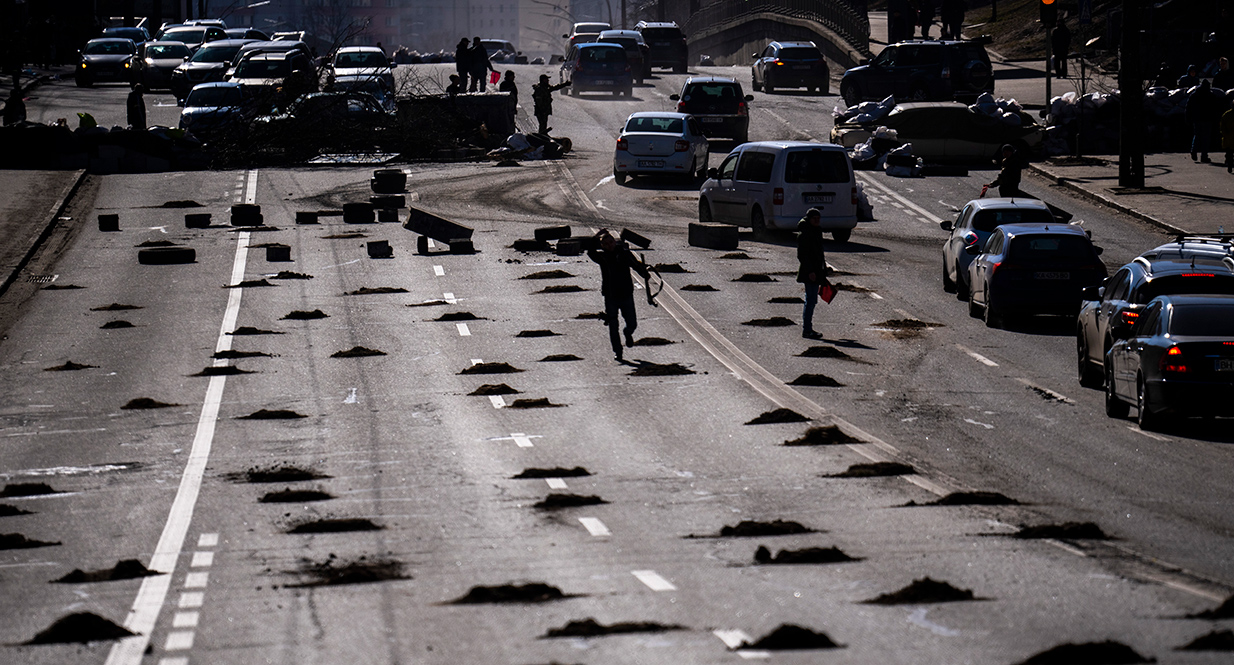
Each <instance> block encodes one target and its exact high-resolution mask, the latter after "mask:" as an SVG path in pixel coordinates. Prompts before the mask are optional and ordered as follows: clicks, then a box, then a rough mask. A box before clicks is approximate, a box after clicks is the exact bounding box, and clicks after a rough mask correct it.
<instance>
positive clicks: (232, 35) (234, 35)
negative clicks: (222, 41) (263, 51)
mask: <svg viewBox="0 0 1234 665" xmlns="http://www.w3.org/2000/svg"><path fill="white" fill-rule="evenodd" d="M223 32H225V33H227V38H228V39H255V40H257V41H262V42H264V41H268V40H269V39H270V35H268V34H266V33H264V32H262V31H261V30H258V29H257V28H227V29H226V30H224V31H223Z"/></svg>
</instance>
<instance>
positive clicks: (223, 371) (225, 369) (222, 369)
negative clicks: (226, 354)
mask: <svg viewBox="0 0 1234 665" xmlns="http://www.w3.org/2000/svg"><path fill="white" fill-rule="evenodd" d="M255 373H256V372H250V371H248V370H246V369H240V368H239V367H236V366H235V365H221V366H219V367H214V366H210V367H206V368H204V369H202V370H201V371H200V372H197V373H196V374H189V376H236V375H238V374H255Z"/></svg>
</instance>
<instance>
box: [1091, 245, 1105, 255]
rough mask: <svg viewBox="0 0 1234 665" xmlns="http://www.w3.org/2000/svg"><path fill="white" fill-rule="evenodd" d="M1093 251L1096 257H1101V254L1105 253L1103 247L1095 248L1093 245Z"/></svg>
mask: <svg viewBox="0 0 1234 665" xmlns="http://www.w3.org/2000/svg"><path fill="white" fill-rule="evenodd" d="M1093 251H1094V252H1097V256H1101V253H1102V252H1104V251H1105V248H1104V247H1097V246H1095V245H1094V246H1093Z"/></svg>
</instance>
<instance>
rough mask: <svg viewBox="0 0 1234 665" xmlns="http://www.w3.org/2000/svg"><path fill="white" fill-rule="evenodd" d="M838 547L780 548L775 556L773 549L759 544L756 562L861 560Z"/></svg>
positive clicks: (839, 561) (755, 557)
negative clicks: (772, 553)
mask: <svg viewBox="0 0 1234 665" xmlns="http://www.w3.org/2000/svg"><path fill="white" fill-rule="evenodd" d="M860 560H861V559H855V558H853V557H851V556H849V555H847V554H845V553H844V552H842V551H841V550H840V549H839V548H837V547H807V548H805V549H800V550H780V551H779V552H777V553H776V555H775V556H774V557H773V556H771V550H769V549H767V548H766V547H764V546H762V545H759V546H758V549H757V550H755V551H754V563H759V564H779V563H783V564H802V563H847V562H849V561H860Z"/></svg>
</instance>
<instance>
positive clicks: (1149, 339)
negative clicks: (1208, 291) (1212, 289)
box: [1105, 295, 1234, 430]
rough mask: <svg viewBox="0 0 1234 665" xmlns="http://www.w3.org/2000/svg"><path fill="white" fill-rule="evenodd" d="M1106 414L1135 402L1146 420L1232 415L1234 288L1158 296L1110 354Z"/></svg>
mask: <svg viewBox="0 0 1234 665" xmlns="http://www.w3.org/2000/svg"><path fill="white" fill-rule="evenodd" d="M1106 368H1107V369H1106V407H1105V410H1106V414H1107V415H1109V416H1111V417H1113V418H1125V417H1127V414H1128V413H1129V412H1130V410H1131V406H1132V405H1134V406H1135V407H1136V408H1137V410H1138V411H1139V414H1138V415H1139V422H1140V428H1141V429H1145V430H1152V429H1160V428H1162V427H1165V426H1166V425H1168V424H1169V420H1170V419H1171V418H1174V417H1181V416H1221V415H1230V414H1231V409H1230V404H1231V403H1234V296H1230V295H1177V296H1159V297H1157V298H1154V299H1153V300H1152V301H1151V302H1150V303H1149V304H1148V307H1146V308H1145V309H1144V313H1143V314H1141V315H1140V317H1139V318H1138V319H1137V320H1136V322H1135V325H1134V326H1132V327H1131V329H1130V331H1129V333H1128V336H1127V338H1126V339H1125V340H1123V341H1119V342H1117V343H1115V344H1114V346H1113V347H1111V348H1110V352H1109V355H1108V356H1107V358H1106Z"/></svg>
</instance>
